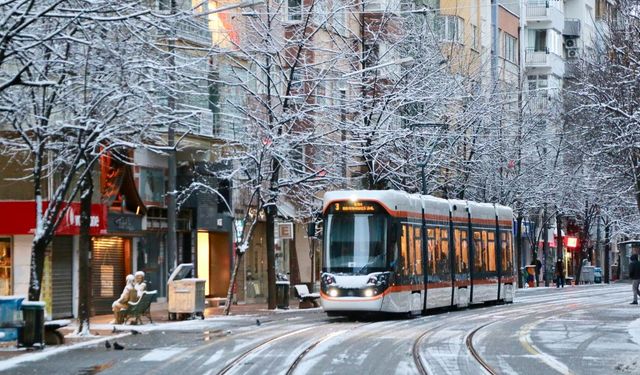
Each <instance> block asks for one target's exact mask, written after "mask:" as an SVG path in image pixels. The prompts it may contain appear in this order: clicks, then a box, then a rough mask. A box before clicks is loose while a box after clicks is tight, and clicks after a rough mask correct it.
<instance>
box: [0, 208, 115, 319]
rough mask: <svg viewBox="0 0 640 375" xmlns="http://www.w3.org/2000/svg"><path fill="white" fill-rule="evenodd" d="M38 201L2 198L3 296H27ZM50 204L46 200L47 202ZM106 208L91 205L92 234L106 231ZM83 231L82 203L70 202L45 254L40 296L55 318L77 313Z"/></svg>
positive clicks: (0, 251)
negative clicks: (79, 249)
mask: <svg viewBox="0 0 640 375" xmlns="http://www.w3.org/2000/svg"><path fill="white" fill-rule="evenodd" d="M35 207H36V206H35V202H33V201H2V202H0V211H2V212H5V213H10V214H7V215H2V216H1V217H0V295H24V296H26V295H27V294H28V290H29V275H30V270H31V247H32V244H33V233H34V232H35V215H34V213H35ZM44 207H45V208H46V207H47V202H44ZM106 212H107V211H106V209H105V207H104V206H103V205H100V204H94V205H92V206H91V228H90V233H91V235H94V236H97V235H101V234H105V233H106V225H107V223H106V222H107V220H106ZM79 233H80V204H79V203H75V202H74V203H71V205H70V206H69V208H68V209H67V212H66V214H65V215H64V217H63V218H62V221H61V222H60V225H59V226H58V228H57V230H56V232H55V236H54V238H53V240H52V241H51V244H50V245H49V248H48V249H47V251H46V253H45V265H44V271H43V278H42V280H43V285H42V292H41V297H40V299H41V300H42V301H45V302H46V303H47V304H46V314H47V316H50V317H53V318H56V319H57V318H67V317H71V316H73V315H74V312H75V309H74V301H76V299H77V290H78V287H79V286H78V285H77V282H76V280H77V277H78V270H77V254H78V235H79Z"/></svg>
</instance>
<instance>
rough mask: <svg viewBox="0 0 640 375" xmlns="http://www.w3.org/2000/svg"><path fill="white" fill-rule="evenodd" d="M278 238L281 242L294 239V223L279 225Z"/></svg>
mask: <svg viewBox="0 0 640 375" xmlns="http://www.w3.org/2000/svg"><path fill="white" fill-rule="evenodd" d="M278 237H280V239H281V240H292V239H293V223H280V224H278Z"/></svg>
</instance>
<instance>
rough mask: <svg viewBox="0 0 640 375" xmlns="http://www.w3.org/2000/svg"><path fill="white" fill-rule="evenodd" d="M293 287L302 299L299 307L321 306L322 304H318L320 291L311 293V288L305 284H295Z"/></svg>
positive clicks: (297, 295)
mask: <svg viewBox="0 0 640 375" xmlns="http://www.w3.org/2000/svg"><path fill="white" fill-rule="evenodd" d="M293 288H294V290H295V292H296V297H298V298H299V299H300V304H299V306H298V308H300V309H308V308H311V307H319V306H320V304H318V298H320V293H309V288H308V287H307V286H306V285H305V284H297V285H294V286H293Z"/></svg>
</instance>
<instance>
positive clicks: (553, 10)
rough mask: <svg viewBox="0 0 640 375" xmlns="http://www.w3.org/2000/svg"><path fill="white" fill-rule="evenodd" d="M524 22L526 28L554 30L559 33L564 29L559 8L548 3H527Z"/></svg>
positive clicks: (562, 17) (562, 16)
mask: <svg viewBox="0 0 640 375" xmlns="http://www.w3.org/2000/svg"><path fill="white" fill-rule="evenodd" d="M526 22H527V26H528V27H534V28H535V27H539V28H554V29H556V30H559V31H560V30H562V28H563V27H564V15H563V13H562V10H561V9H560V8H557V7H556V6H554V5H552V4H550V2H549V1H529V3H527V9H526Z"/></svg>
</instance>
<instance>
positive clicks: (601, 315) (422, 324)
mask: <svg viewBox="0 0 640 375" xmlns="http://www.w3.org/2000/svg"><path fill="white" fill-rule="evenodd" d="M630 299H631V291H630V286H629V285H627V284H616V285H593V286H581V287H567V288H564V289H555V288H537V289H529V290H523V291H520V292H519V293H518V296H517V298H516V301H515V303H513V304H510V305H500V306H483V307H478V308H473V309H466V310H461V311H451V312H444V313H440V314H434V315H429V316H424V317H419V318H414V319H390V320H363V321H350V320H347V319H340V318H328V317H326V316H325V315H324V314H322V313H321V312H314V313H304V314H299V315H297V314H282V315H270V316H265V317H259V319H260V321H261V324H260V325H258V324H256V317H255V316H254V317H245V318H242V317H241V318H233V319H224V318H216V319H211V320H206V321H196V322H193V323H192V324H190V323H186V324H181V325H180V329H175V328H176V327H173V326H167V329H163V328H162V327H159V329H157V330H148V331H145V332H143V334H140V335H135V336H129V337H126V338H122V339H120V341H119V342H120V343H121V344H123V345H124V346H125V349H124V350H122V351H113V350H109V349H106V348H105V347H104V346H103V344H101V345H100V346H97V347H85V348H80V349H78V350H73V351H68V352H63V353H59V354H57V355H56V356H55V358H49V359H42V360H39V361H34V362H28V363H24V364H22V365H20V366H17V367H14V368H12V369H10V370H9V373H21V374H22V373H33V374H50V373H70V374H79V373H84V374H88V373H92V374H95V373H101V374H102V373H105V374H108V373H122V372H123V371H125V372H126V373H127V374H178V373H180V374H416V373H425V372H426V373H428V374H481V373H487V372H489V373H491V372H493V373H497V374H552V373H560V374H614V373H621V374H633V373H640V371H639V370H638V369H637V367H638V366H637V365H636V364H637V361H638V359H639V357H640V345H639V343H640V320H639V318H640V308H639V307H638V306H635V305H629V301H630ZM168 328H172V329H168ZM473 354H475V356H474V355H473ZM481 362H484V364H485V368H483V367H482V365H481ZM418 363H419V364H418Z"/></svg>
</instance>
